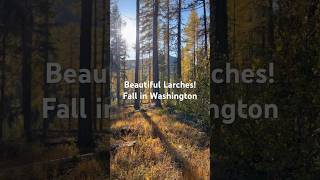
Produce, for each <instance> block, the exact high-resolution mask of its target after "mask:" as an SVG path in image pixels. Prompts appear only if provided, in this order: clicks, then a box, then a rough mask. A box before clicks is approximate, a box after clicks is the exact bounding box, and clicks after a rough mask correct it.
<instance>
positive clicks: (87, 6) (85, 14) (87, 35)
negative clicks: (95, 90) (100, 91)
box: [78, 0, 93, 151]
mask: <svg viewBox="0 0 320 180" xmlns="http://www.w3.org/2000/svg"><path fill="white" fill-rule="evenodd" d="M91 22H92V0H82V1H81V33H80V69H89V70H90V69H91ZM79 95H80V98H83V99H84V101H85V112H84V113H85V114H86V117H81V116H79V133H78V145H79V147H80V149H81V150H82V151H86V150H89V149H90V148H92V147H93V136H92V109H91V102H92V101H91V83H86V84H84V83H80V87H79Z"/></svg>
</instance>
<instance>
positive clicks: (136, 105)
mask: <svg viewBox="0 0 320 180" xmlns="http://www.w3.org/2000/svg"><path fill="white" fill-rule="evenodd" d="M136 8H137V12H136V16H137V17H136V23H137V24H136V66H135V75H134V81H135V83H138V82H139V60H140V39H139V34H140V30H139V29H140V22H139V21H140V20H139V19H140V0H137V7H136ZM134 91H135V93H136V95H137V98H136V99H135V101H134V108H135V109H136V110H138V109H140V89H139V88H135V89H134Z"/></svg>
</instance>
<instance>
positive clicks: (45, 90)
mask: <svg viewBox="0 0 320 180" xmlns="http://www.w3.org/2000/svg"><path fill="white" fill-rule="evenodd" d="M49 8H50V7H49V0H46V14H45V52H44V62H43V97H44V98H48V95H49V94H48V84H47V78H46V76H47V63H48V62H49ZM48 127H49V118H44V119H43V137H47V131H48Z"/></svg>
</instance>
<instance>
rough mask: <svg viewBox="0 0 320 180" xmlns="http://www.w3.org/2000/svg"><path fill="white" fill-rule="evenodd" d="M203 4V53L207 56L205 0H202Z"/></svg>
mask: <svg viewBox="0 0 320 180" xmlns="http://www.w3.org/2000/svg"><path fill="white" fill-rule="evenodd" d="M202 4H203V24H204V53H205V56H206V58H208V30H207V29H208V28H207V6H206V0H202Z"/></svg>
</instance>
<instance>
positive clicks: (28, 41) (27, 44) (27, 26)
mask: <svg viewBox="0 0 320 180" xmlns="http://www.w3.org/2000/svg"><path fill="white" fill-rule="evenodd" d="M24 3H25V4H24V7H25V9H24V16H23V22H22V32H21V33H22V39H21V40H22V42H21V44H22V47H21V49H22V112H23V119H24V133H25V136H26V138H27V140H28V141H30V140H31V118H32V113H31V74H32V72H31V59H32V27H33V17H32V9H31V6H32V3H31V0H25V1H24Z"/></svg>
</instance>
